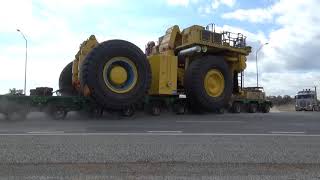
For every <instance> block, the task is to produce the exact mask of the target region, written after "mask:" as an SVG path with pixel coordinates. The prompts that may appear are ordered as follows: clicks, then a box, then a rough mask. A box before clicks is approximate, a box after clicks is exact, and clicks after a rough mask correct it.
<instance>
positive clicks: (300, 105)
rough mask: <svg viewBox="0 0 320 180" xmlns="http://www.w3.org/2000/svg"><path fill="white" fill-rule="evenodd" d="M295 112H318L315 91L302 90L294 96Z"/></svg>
mask: <svg viewBox="0 0 320 180" xmlns="http://www.w3.org/2000/svg"><path fill="white" fill-rule="evenodd" d="M295 99H296V106H295V109H296V111H319V102H318V98H317V89H316V88H315V89H314V90H311V89H303V90H302V91H299V92H298V93H297V95H296V96H295Z"/></svg>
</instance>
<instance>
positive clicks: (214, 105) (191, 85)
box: [184, 56, 233, 112]
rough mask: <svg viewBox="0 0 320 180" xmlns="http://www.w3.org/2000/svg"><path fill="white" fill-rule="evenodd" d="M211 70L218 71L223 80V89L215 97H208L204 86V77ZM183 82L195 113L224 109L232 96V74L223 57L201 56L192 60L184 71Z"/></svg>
mask: <svg viewBox="0 0 320 180" xmlns="http://www.w3.org/2000/svg"><path fill="white" fill-rule="evenodd" d="M212 69H215V70H218V71H220V73H221V74H222V76H223V78H224V89H223V91H222V93H221V94H220V95H219V96H217V97H212V96H210V95H209V94H208V93H207V91H206V90H205V85H204V79H205V76H206V74H207V72H209V71H210V70H212ZM184 81H185V82H184V86H185V90H186V95H187V98H188V99H189V100H190V101H191V102H192V105H193V106H195V107H194V108H195V109H196V110H197V111H198V110H199V109H202V110H204V111H209V112H215V111H217V109H220V108H224V107H225V106H226V105H227V104H228V102H229V100H230V98H231V95H232V89H233V82H232V73H231V71H230V69H229V66H228V64H227V63H226V62H225V60H224V59H223V57H218V56H203V57H200V58H199V59H196V60H194V61H193V62H192V63H191V64H190V65H189V67H188V69H187V70H186V74H185V77H184ZM191 108H192V107H191Z"/></svg>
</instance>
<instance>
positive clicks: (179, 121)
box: [176, 120, 244, 123]
mask: <svg viewBox="0 0 320 180" xmlns="http://www.w3.org/2000/svg"><path fill="white" fill-rule="evenodd" d="M176 122H177V123H237V122H244V121H197V120H195V121H176Z"/></svg>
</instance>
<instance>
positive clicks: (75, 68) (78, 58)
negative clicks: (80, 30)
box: [72, 35, 99, 92]
mask: <svg viewBox="0 0 320 180" xmlns="http://www.w3.org/2000/svg"><path fill="white" fill-rule="evenodd" d="M98 44H99V43H98V41H97V39H96V37H95V36H94V35H91V36H90V37H89V38H88V39H87V40H85V41H84V42H83V43H82V44H81V45H80V48H79V51H78V52H77V54H76V55H75V60H74V61H73V65H72V85H73V87H75V88H76V89H77V90H80V74H79V70H80V66H81V64H82V61H83V60H84V59H85V57H86V56H87V55H88V53H89V52H90V51H91V50H92V49H93V48H94V47H95V46H96V45H98ZM84 91H85V90H84V89H83V90H82V92H84Z"/></svg>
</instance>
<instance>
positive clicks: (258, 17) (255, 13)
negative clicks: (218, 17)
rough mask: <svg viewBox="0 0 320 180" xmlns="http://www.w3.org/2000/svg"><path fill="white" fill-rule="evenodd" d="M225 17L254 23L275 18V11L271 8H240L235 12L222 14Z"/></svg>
mask: <svg viewBox="0 0 320 180" xmlns="http://www.w3.org/2000/svg"><path fill="white" fill-rule="evenodd" d="M222 18H224V19H237V20H240V21H249V22H253V23H257V22H259V23H263V22H266V21H271V20H272V19H273V12H272V11H271V10H270V9H261V8H258V9H247V10H245V9H238V10H236V11H234V12H230V13H225V14H223V15H222Z"/></svg>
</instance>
